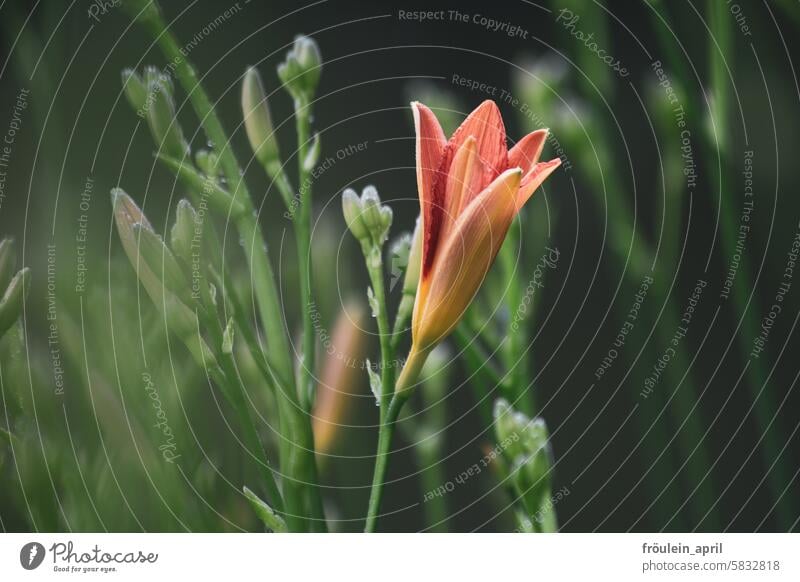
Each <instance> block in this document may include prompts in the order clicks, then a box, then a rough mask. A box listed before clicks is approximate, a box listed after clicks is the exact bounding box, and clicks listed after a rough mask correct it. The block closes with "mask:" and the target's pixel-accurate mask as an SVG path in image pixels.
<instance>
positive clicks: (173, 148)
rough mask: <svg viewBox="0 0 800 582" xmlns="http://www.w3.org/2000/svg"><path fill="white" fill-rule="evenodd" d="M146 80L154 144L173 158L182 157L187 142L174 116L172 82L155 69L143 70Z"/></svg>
mask: <svg viewBox="0 0 800 582" xmlns="http://www.w3.org/2000/svg"><path fill="white" fill-rule="evenodd" d="M145 79H146V82H147V92H148V96H147V100H146V103H145V108H146V110H147V122H148V124H149V125H150V132H151V133H152V135H153V139H154V140H155V142H156V145H158V147H159V148H160V149H161V150H163V151H164V152H165V153H167V154H168V155H170V156H172V157H173V158H177V159H179V160H180V159H183V158H184V157H185V156H186V155H188V153H189V144H187V143H186V140H185V139H184V137H183V131H182V130H181V126H180V124H179V123H178V120H177V118H176V117H175V103H174V101H173V98H172V93H173V90H172V82H171V81H170V80H169V77H168V76H167V75H160V74H157V69H153V68H148V69H147V70H146V71H145Z"/></svg>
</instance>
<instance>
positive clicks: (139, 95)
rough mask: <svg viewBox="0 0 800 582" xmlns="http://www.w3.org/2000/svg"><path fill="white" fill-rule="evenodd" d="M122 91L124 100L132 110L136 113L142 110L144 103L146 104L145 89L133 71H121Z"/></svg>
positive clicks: (140, 79)
mask: <svg viewBox="0 0 800 582" xmlns="http://www.w3.org/2000/svg"><path fill="white" fill-rule="evenodd" d="M122 89H123V91H124V92H125V98H126V99H127V100H128V103H130V106H131V107H132V108H133V109H134V110H136V111H137V112H138V111H141V110H142V109H144V107H145V103H147V87H146V86H145V84H144V82H143V81H142V78H141V77H140V76H139V74H138V73H137V72H136V71H134V70H133V69H124V70H123V71H122Z"/></svg>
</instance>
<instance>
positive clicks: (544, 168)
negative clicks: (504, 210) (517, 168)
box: [517, 158, 561, 212]
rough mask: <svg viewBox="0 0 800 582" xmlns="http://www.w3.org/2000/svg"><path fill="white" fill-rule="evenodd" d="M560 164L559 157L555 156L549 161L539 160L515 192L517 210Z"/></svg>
mask: <svg viewBox="0 0 800 582" xmlns="http://www.w3.org/2000/svg"><path fill="white" fill-rule="evenodd" d="M560 165H561V158H555V159H554V160H550V161H549V162H539V163H538V164H536V165H535V166H533V168H531V170H530V171H529V172H528V173H527V174H526V175H525V177H524V178H523V179H522V183H521V184H520V187H519V192H517V212H519V210H520V209H521V208H522V207H523V206H524V205H525V203H526V202H527V201H528V199H529V198H530V197H531V196H533V193H534V192H535V191H536V189H537V188H538V187H539V186H541V185H542V182H544V181H545V180H546V179H547V177H548V176H549V175H550V174H552V173H553V172H554V171H555V169H556V168H558V167H559V166H560Z"/></svg>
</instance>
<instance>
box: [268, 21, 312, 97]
mask: <svg viewBox="0 0 800 582" xmlns="http://www.w3.org/2000/svg"><path fill="white" fill-rule="evenodd" d="M321 72H322V56H321V55H320V52H319V47H318V46H317V43H316V42H314V40H313V39H311V38H310V37H307V36H303V35H300V36H297V37H295V39H294V45H292V48H291V50H290V51H289V52H288V53H287V54H286V60H285V61H284V62H283V63H282V64H280V65H278V77H280V79H281V81H282V82H283V84H284V85H285V86H286V89H287V90H288V91H289V93H291V95H292V97H294V98H295V99H301V100H306V101H310V100H311V98H312V97H313V96H314V93H315V92H316V90H317V85H318V84H319V77H320V73H321Z"/></svg>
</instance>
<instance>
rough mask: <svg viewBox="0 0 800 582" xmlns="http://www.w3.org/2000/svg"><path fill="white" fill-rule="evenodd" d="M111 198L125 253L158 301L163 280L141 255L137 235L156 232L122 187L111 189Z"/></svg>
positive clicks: (154, 299)
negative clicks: (144, 232)
mask: <svg viewBox="0 0 800 582" xmlns="http://www.w3.org/2000/svg"><path fill="white" fill-rule="evenodd" d="M111 200H112V205H113V208H114V222H116V224H117V232H118V233H119V240H120V242H121V243H122V248H123V249H125V254H126V255H128V260H129V261H130V262H131V265H133V268H134V269H136V275H137V277H139V281H141V282H142V285H144V288H145V289H146V290H147V293H148V295H150V298H151V299H152V300H153V302H155V303H158V302H159V299H158V298H159V297H160V295H161V294H162V289H161V288H162V285H161V280H160V278H159V277H158V276H157V275H156V274H155V272H153V269H152V268H151V266H150V265H149V264H148V263H147V261H145V260H144V258H143V257H140V254H139V236H137V235H138V234H140V233H141V232H143V231H150V232H152V233H153V234H155V233H154V231H153V227H152V226H151V225H150V222H149V221H148V220H147V217H146V216H145V215H144V214H143V213H142V211H141V210H140V209H139V207H138V206H137V205H136V203H135V202H134V201H133V200H132V199H131V197H130V196H128V195H127V194H126V193H125V192H124V191H123V190H122V189H121V188H114V189H113V190H112V191H111ZM134 227H136V230H134Z"/></svg>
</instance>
